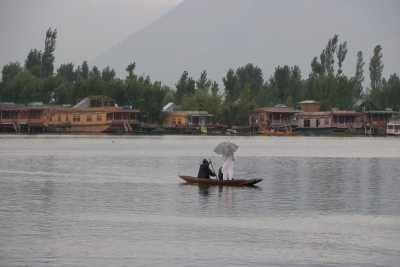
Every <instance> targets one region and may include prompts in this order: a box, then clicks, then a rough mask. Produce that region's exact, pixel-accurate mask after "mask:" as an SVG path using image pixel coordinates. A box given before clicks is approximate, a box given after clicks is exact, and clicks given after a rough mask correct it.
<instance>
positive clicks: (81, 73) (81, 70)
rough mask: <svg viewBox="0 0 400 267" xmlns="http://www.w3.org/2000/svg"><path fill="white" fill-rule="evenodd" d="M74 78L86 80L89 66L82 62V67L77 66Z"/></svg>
mask: <svg viewBox="0 0 400 267" xmlns="http://www.w3.org/2000/svg"><path fill="white" fill-rule="evenodd" d="M75 73H76V78H77V79H78V78H82V79H84V80H87V79H88V78H89V66H88V63H87V61H86V60H85V61H83V63H82V66H78V68H77V69H76V72H75Z"/></svg>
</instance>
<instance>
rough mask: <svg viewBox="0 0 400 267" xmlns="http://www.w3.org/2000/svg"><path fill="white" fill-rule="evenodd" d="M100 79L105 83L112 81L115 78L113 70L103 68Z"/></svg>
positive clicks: (108, 67)
mask: <svg viewBox="0 0 400 267" xmlns="http://www.w3.org/2000/svg"><path fill="white" fill-rule="evenodd" d="M101 78H102V79H103V81H105V82H109V81H111V80H112V79H114V78H115V70H114V69H111V68H110V66H107V67H105V68H104V69H103V71H102V72H101Z"/></svg>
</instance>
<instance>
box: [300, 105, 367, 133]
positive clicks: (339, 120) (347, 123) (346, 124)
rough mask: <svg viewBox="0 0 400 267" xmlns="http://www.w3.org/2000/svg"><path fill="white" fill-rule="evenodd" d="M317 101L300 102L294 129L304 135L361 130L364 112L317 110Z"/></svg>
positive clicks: (335, 109) (334, 109)
mask: <svg viewBox="0 0 400 267" xmlns="http://www.w3.org/2000/svg"><path fill="white" fill-rule="evenodd" d="M319 107H320V105H319V103H318V102H316V101H313V100H306V101H303V102H300V110H301V111H300V112H299V113H297V114H296V120H297V123H298V124H297V128H296V131H298V132H300V133H303V134H306V135H330V134H332V133H333V132H343V131H349V132H353V133H354V132H356V131H361V129H362V126H363V124H364V114H363V113H361V112H356V111H343V110H339V109H337V108H333V109H332V110H331V111H319Z"/></svg>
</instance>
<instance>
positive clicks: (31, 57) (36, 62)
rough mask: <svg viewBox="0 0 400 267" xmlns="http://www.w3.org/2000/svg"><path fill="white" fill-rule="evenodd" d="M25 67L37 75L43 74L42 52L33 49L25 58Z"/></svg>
mask: <svg viewBox="0 0 400 267" xmlns="http://www.w3.org/2000/svg"><path fill="white" fill-rule="evenodd" d="M25 69H26V70H29V71H30V72H31V73H32V74H33V75H35V76H36V77H41V76H42V52H41V51H38V50H36V49H33V50H31V51H30V52H29V54H28V57H27V58H26V60H25Z"/></svg>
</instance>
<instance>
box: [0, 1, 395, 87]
mask: <svg viewBox="0 0 400 267" xmlns="http://www.w3.org/2000/svg"><path fill="white" fill-rule="evenodd" d="M215 1H217V0H215ZM181 2H183V0H0V36H1V37H0V67H1V68H2V67H3V66H4V65H5V64H8V63H10V62H16V61H17V62H19V63H20V64H21V65H22V66H23V65H24V61H25V59H26V57H27V55H28V53H29V51H30V50H31V49H35V48H36V49H38V50H42V51H43V50H44V40H45V33H46V31H47V30H48V29H49V28H50V27H51V28H52V29H55V28H56V29H57V32H58V37H57V47H56V50H55V58H56V59H55V60H56V61H55V69H57V68H58V67H59V65H60V64H66V63H70V62H72V63H74V65H75V67H77V66H78V65H81V64H82V62H83V61H84V60H87V61H88V62H89V65H90V67H92V66H91V62H93V61H94V60H95V59H96V58H98V57H99V56H101V55H103V54H104V53H105V52H107V51H109V50H111V49H112V48H113V47H116V46H118V44H121V43H124V41H126V40H127V39H128V38H129V37H131V36H133V35H134V34H135V33H136V32H138V31H140V30H141V29H143V28H145V27H146V26H147V25H151V24H152V23H153V22H154V21H157V20H158V19H159V18H161V17H162V16H163V15H164V14H167V13H168V12H169V11H170V10H171V9H173V8H174V7H176V6H177V5H179V4H180V3H181ZM243 2H246V4H247V3H251V1H248V0H243ZM216 3H217V2H216ZM273 3H274V5H275V7H271V8H269V6H268V9H269V10H270V12H272V11H273V12H274V13H273V14H268V12H266V15H268V16H270V19H271V20H272V21H271V23H270V24H268V25H266V26H265V27H266V28H267V26H268V27H269V28H271V27H272V28H271V29H272V30H274V29H275V30H279V33H280V34H282V32H284V33H290V34H291V35H289V34H286V35H287V36H294V37H293V38H294V39H290V40H286V39H283V40H284V41H281V42H280V43H279V44H278V45H276V50H277V54H278V52H279V53H281V54H282V53H283V54H284V55H285V56H280V57H276V58H273V57H272V56H271V57H269V58H268V62H266V60H264V59H262V58H261V59H260V58H256V59H252V58H250V57H249V56H248V55H247V54H245V53H242V54H241V55H237V58H236V59H235V60H238V58H240V56H242V57H246V58H244V59H243V60H242V61H243V62H240V63H239V64H246V63H255V64H256V65H259V66H260V67H262V69H263V71H264V72H265V77H264V78H265V79H268V78H269V77H270V75H271V74H272V72H273V68H275V67H276V66H278V65H285V64H287V65H289V66H293V65H299V66H300V67H301V69H302V70H303V78H306V77H307V75H308V73H309V72H308V71H309V69H310V63H311V60H312V57H313V56H319V54H320V53H321V51H322V49H323V48H324V47H325V45H326V43H327V41H328V39H329V38H332V37H333V35H334V34H339V39H340V41H341V42H342V41H348V48H349V54H348V56H347V62H346V65H345V66H344V71H347V70H348V72H347V73H346V74H347V75H353V72H354V69H355V60H356V54H357V51H359V50H362V51H363V55H364V61H365V63H366V64H365V66H364V76H365V80H366V81H367V80H369V72H368V64H369V59H370V57H371V56H372V51H373V47H374V46H375V45H377V44H381V45H382V46H383V63H384V64H385V68H384V77H385V78H389V75H390V74H392V73H397V74H400V73H399V72H400V67H399V66H400V52H399V51H400V27H399V25H400V0H364V1H355V0H353V1H349V0H320V1H311V0H310V1H298V0H282V1H275V2H273ZM182 6H183V5H181V6H180V7H182ZM187 6H189V5H187ZM288 6H289V7H290V8H288ZM230 8H231V9H232V7H230ZM314 9H316V10H314ZM229 10H230V9H229ZM229 10H226V9H225V11H229ZM217 11H218V12H221V11H223V10H217ZM266 11H268V10H266ZM191 12H193V10H192V11H191ZM196 12H197V13H198V12H199V10H197V9H196V10H195V13H196ZM260 12H264V10H261V11H260ZM191 14H193V13H191ZM298 14H309V15H307V16H304V15H303V17H299V15H298ZM250 16H251V14H250ZM296 16H297V17H296ZM193 19H197V17H196V16H193ZM240 19H244V18H243V16H241V17H240ZM203 21H205V22H207V18H204V20H203ZM296 21H298V22H299V23H298V24H296V26H295V27H292V26H290V25H293V23H294V22H296ZM290 22H291V23H290ZM324 23H325V24H324ZM303 24H304V25H311V26H307V27H306V28H304V29H298V28H297V26H298V25H303ZM282 25H283V26H282ZM323 25H325V26H323ZM278 26H279V27H278ZM282 27H283V30H282V29H281V28H282ZM285 27H292V28H290V29H285ZM269 28H268V29H269ZM271 29H269V30H271ZM272 30H271V31H272ZM284 30H286V32H285V31H284ZM304 30H305V32H304ZM273 33H274V32H273V31H272V32H271V34H273ZM221 34H226V32H224V33H222V32H221ZM268 37H271V36H268ZM281 37H282V36H281ZM283 37H285V36H283ZM173 38H175V37H173ZM285 40H286V41H285ZM291 40H296V41H295V42H292V41H291ZM300 41H301V42H300ZM271 43H273V42H271ZM301 43H303V46H305V47H304V49H303V50H301V49H300V48H301ZM291 45H292V46H297V47H295V48H299V49H297V50H296V49H293V47H292V46H291ZM153 51H154V50H153ZM136 52H137V51H136ZM142 52H143V51H142V50H141V53H142ZM187 58H188V60H189V61H190V62H189V63H188V64H190V66H185V65H183V66H178V67H177V68H178V70H177V73H175V74H173V75H172V77H168V78H169V83H167V84H169V85H171V86H172V85H173V84H174V82H176V81H177V80H178V79H179V74H180V73H182V72H183V71H184V70H190V69H189V67H192V68H195V67H197V66H194V65H195V64H194V63H195V62H196V61H194V60H191V58H190V57H189V56H188V57H187ZM133 60H136V59H135V58H134V59H133ZM257 60H261V61H262V62H261V63H259V62H257ZM274 60H275V61H274ZM147 61H149V62H148V64H153V62H151V61H150V60H149V59H147ZM175 61H176V60H175ZM221 62H222V63H225V64H228V63H229V64H230V65H229V66H222V67H221V66H213V65H217V64H213V65H207V66H206V67H203V66H201V67H199V69H194V70H192V71H191V72H190V74H191V75H198V74H199V73H200V71H202V70H204V68H205V69H207V71H208V70H209V69H210V76H211V72H212V73H213V74H214V77H213V78H214V79H215V80H217V82H219V83H220V82H221V78H222V77H223V75H224V74H225V73H226V71H227V70H228V67H229V68H231V67H232V68H235V67H239V65H235V64H231V63H230V62H228V60H227V59H224V60H223V61H221ZM267 63H268V64H269V65H268V66H263V65H261V64H267ZM153 65H154V66H155V65H156V64H153ZM142 66H143V67H144V63H142V64H139V65H138V66H137V70H138V71H139V73H142V70H141V69H140V68H141V67H142ZM154 66H150V67H153V68H154ZM110 67H112V68H114V67H115V66H114V65H112V64H110ZM168 67H171V66H168ZM212 67H214V68H217V67H219V68H220V69H219V70H218V71H213V70H212ZM143 73H146V74H150V76H151V77H152V78H153V79H155V80H158V79H161V81H164V82H165V81H167V79H166V78H165V77H163V76H162V75H165V73H166V71H165V70H162V71H160V73H152V72H150V70H148V69H143ZM195 78H197V77H195ZM167 82H168V81H167Z"/></svg>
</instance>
